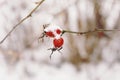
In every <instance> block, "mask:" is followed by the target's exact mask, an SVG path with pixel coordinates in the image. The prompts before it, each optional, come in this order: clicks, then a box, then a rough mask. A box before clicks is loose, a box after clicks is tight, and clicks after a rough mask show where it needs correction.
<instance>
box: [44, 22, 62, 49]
mask: <svg viewBox="0 0 120 80" xmlns="http://www.w3.org/2000/svg"><path fill="white" fill-rule="evenodd" d="M44 32H45V35H46V36H47V37H50V38H53V45H54V49H58V48H61V47H62V46H63V43H64V39H63V38H62V36H61V35H62V29H61V28H60V27H59V26H57V25H54V24H50V25H48V26H47V27H46V28H45V29H44Z"/></svg>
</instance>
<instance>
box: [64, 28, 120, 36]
mask: <svg viewBox="0 0 120 80" xmlns="http://www.w3.org/2000/svg"><path fill="white" fill-rule="evenodd" d="M113 31H120V30H119V29H112V30H105V29H95V30H93V31H87V32H75V31H68V30H63V32H62V33H63V34H64V33H73V34H81V35H82V34H89V33H95V32H113Z"/></svg>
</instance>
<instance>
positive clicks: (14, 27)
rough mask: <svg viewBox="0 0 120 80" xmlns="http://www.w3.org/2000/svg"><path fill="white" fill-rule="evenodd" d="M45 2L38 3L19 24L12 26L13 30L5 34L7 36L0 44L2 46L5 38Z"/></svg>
mask: <svg viewBox="0 0 120 80" xmlns="http://www.w3.org/2000/svg"><path fill="white" fill-rule="evenodd" d="M44 1H45V0H42V1H40V2H38V4H37V6H36V7H35V8H34V9H33V10H32V11H31V12H30V13H29V14H28V15H27V16H26V17H24V18H23V19H22V20H21V21H20V22H18V23H17V24H16V25H15V26H13V28H12V29H11V30H10V31H9V32H8V33H7V35H6V36H5V37H4V38H3V39H2V40H1V41H0V44H2V43H3V42H4V41H5V40H6V39H7V37H8V36H9V35H10V34H11V33H12V32H13V31H14V30H15V29H16V28H17V27H18V26H19V25H20V24H21V23H23V22H24V21H25V20H26V19H28V18H29V17H31V15H32V14H33V13H34V12H35V11H36V10H37V8H38V7H39V6H40V5H41V4H42V3H43V2H44Z"/></svg>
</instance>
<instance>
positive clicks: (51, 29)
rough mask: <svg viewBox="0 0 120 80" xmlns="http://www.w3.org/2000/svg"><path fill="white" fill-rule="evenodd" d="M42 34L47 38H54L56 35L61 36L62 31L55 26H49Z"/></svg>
mask: <svg viewBox="0 0 120 80" xmlns="http://www.w3.org/2000/svg"><path fill="white" fill-rule="evenodd" d="M44 32H46V33H47V34H46V35H47V36H49V37H56V35H61V32H62V29H61V28H60V27H59V26H57V25H55V24H49V25H48V26H47V27H46V28H45V29H44Z"/></svg>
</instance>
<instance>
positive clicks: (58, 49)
mask: <svg viewBox="0 0 120 80" xmlns="http://www.w3.org/2000/svg"><path fill="white" fill-rule="evenodd" d="M62 48H63V47H60V48H49V49H48V50H51V51H52V52H51V54H50V59H51V57H52V54H53V52H55V51H58V52H59V53H62V52H61V51H60V50H61V49H62Z"/></svg>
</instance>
